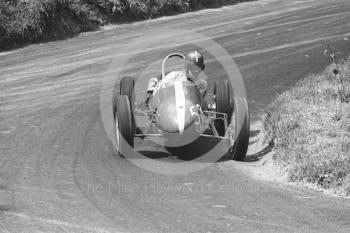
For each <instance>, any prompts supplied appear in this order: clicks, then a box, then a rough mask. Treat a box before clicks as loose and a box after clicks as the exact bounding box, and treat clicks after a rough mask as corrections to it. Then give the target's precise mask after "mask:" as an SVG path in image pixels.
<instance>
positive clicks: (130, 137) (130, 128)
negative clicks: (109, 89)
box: [113, 95, 134, 156]
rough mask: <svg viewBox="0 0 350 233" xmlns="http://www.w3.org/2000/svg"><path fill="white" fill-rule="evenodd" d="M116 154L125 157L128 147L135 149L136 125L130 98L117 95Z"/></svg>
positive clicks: (115, 101)
mask: <svg viewBox="0 0 350 233" xmlns="http://www.w3.org/2000/svg"><path fill="white" fill-rule="evenodd" d="M113 112H114V113H115V115H114V117H115V141H116V152H117V154H119V155H120V156H123V155H124V154H125V152H126V151H128V150H127V149H126V148H128V147H134V125H133V120H132V111H131V108H130V102H129V98H128V96H126V95H117V96H115V99H114V111H113Z"/></svg>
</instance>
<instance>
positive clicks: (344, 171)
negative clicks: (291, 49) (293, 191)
mask: <svg viewBox="0 0 350 233" xmlns="http://www.w3.org/2000/svg"><path fill="white" fill-rule="evenodd" d="M337 71H339V73H338V72H337ZM349 97H350V61H349V60H348V61H346V62H343V63H342V64H340V65H338V67H336V64H332V65H330V66H329V67H327V68H326V69H325V70H324V71H323V72H322V73H319V74H314V75H310V76H308V77H306V78H305V79H304V80H302V81H300V82H299V83H297V85H296V87H294V88H292V89H291V90H289V91H286V92H285V93H283V94H281V95H278V96H277V97H276V98H275V100H274V101H273V102H272V103H271V105H270V106H269V107H268V109H267V111H266V115H265V119H264V128H265V131H266V134H267V135H268V139H269V140H271V141H272V142H273V143H274V145H275V146H274V152H275V153H274V156H273V160H274V162H275V163H276V164H277V165H279V166H280V167H281V168H282V169H283V170H284V171H285V172H286V173H287V175H288V179H289V181H292V182H302V183H307V184H309V185H310V184H311V185H312V186H314V187H315V186H316V187H319V188H322V189H327V190H331V191H332V192H336V193H340V194H343V195H350V103H349V99H350V98H349Z"/></svg>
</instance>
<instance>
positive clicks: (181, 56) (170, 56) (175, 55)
mask: <svg viewBox="0 0 350 233" xmlns="http://www.w3.org/2000/svg"><path fill="white" fill-rule="evenodd" d="M172 57H180V58H182V59H185V56H184V55H183V54H181V53H171V54H169V55H168V56H166V57H165V58H164V60H163V63H162V79H163V78H164V77H165V64H166V62H167V61H168V59H169V58H172Z"/></svg>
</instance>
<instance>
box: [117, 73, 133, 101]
mask: <svg viewBox="0 0 350 233" xmlns="http://www.w3.org/2000/svg"><path fill="white" fill-rule="evenodd" d="M134 86H135V79H134V78H133V77H123V78H122V79H121V80H120V95H126V96H128V97H129V101H130V103H131V104H133V103H134V102H133V100H134Z"/></svg>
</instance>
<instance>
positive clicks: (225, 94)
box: [214, 80, 232, 137]
mask: <svg viewBox="0 0 350 233" xmlns="http://www.w3.org/2000/svg"><path fill="white" fill-rule="evenodd" d="M214 96H215V104H216V111H217V112H220V113H226V115H227V124H229V121H230V117H231V112H232V108H231V104H230V86H229V83H228V81H227V80H217V81H216V82H215V86H214ZM218 116H221V115H218ZM215 127H216V130H217V131H218V133H219V136H222V137H223V136H225V122H224V120H223V119H217V120H216V121H215Z"/></svg>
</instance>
